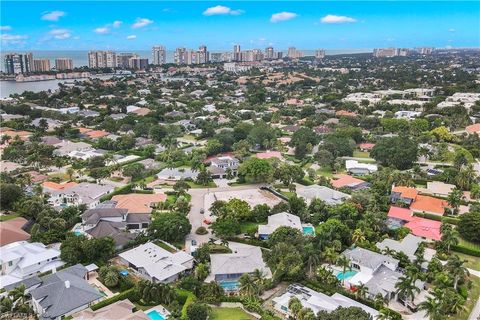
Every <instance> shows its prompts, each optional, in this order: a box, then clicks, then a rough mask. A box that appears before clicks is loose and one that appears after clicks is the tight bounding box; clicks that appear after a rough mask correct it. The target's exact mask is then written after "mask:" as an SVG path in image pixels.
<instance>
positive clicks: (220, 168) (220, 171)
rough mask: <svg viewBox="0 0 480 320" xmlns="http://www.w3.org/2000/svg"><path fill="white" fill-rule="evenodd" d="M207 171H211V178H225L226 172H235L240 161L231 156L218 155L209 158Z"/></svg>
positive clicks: (234, 173) (233, 173)
mask: <svg viewBox="0 0 480 320" xmlns="http://www.w3.org/2000/svg"><path fill="white" fill-rule="evenodd" d="M209 162H210V167H209V171H210V172H211V173H212V176H213V178H220V179H221V178H226V177H227V172H228V171H230V173H231V174H232V175H236V174H237V169H238V166H239V165H240V161H239V160H238V159H237V158H235V157H232V156H220V157H214V158H211V159H210V160H209Z"/></svg>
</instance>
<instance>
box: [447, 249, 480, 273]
mask: <svg viewBox="0 0 480 320" xmlns="http://www.w3.org/2000/svg"><path fill="white" fill-rule="evenodd" d="M453 254H456V255H457V256H458V257H459V258H460V259H462V260H466V261H467V262H465V267H467V268H470V269H473V270H478V271H480V257H474V256H469V255H467V254H464V253H460V252H454V253H453Z"/></svg>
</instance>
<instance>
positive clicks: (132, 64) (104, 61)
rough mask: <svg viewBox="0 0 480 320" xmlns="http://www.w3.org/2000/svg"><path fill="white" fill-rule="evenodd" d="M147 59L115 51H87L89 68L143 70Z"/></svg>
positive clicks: (134, 54) (146, 64)
mask: <svg viewBox="0 0 480 320" xmlns="http://www.w3.org/2000/svg"><path fill="white" fill-rule="evenodd" d="M147 66H148V59H145V58H141V57H140V56H139V55H138V54H136V53H130V52H122V53H117V52H115V51H89V52H88V67H89V68H95V69H97V68H122V69H145V68H147Z"/></svg>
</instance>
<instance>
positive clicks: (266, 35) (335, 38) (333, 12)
mask: <svg viewBox="0 0 480 320" xmlns="http://www.w3.org/2000/svg"><path fill="white" fill-rule="evenodd" d="M0 32H1V45H2V46H1V47H2V50H14V49H17V50H89V49H114V50H149V49H150V47H151V46H152V45H154V44H163V45H165V46H167V49H170V50H173V49H174V48H175V47H178V46H185V47H187V48H197V47H198V46H199V45H200V44H206V45H207V46H208V47H209V49H210V50H223V49H230V48H231V47H232V45H233V44H234V43H239V44H241V45H242V48H264V47H266V46H268V45H273V46H274V47H276V48H278V49H285V48H287V47H289V46H296V47H297V48H300V49H315V48H326V49H355V48H360V49H367V48H368V49H370V48H375V47H387V46H396V47H415V46H434V47H437V48H445V47H479V46H480V2H478V1H467V2H460V1H432V2H419V1H385V2H384V1H370V2H365V1H352V2H347V1H334V0H330V1H307V2H302V1H275V2H274V1H265V2H259V1H215V2H210V1H193V2H190V1H145V2H142V1H102V2H100V1H96V2H86V1H61V2H60V1H52V2H47V1H34V2H27V1H1V30H0Z"/></svg>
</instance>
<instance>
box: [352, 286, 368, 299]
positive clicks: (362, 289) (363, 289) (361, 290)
mask: <svg viewBox="0 0 480 320" xmlns="http://www.w3.org/2000/svg"><path fill="white" fill-rule="evenodd" d="M355 287H356V289H357V290H356V291H355V296H356V297H357V298H358V297H360V298H362V299H365V297H366V296H367V293H368V288H367V286H366V285H365V284H363V283H361V282H360V284H359V285H357V286H355Z"/></svg>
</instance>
